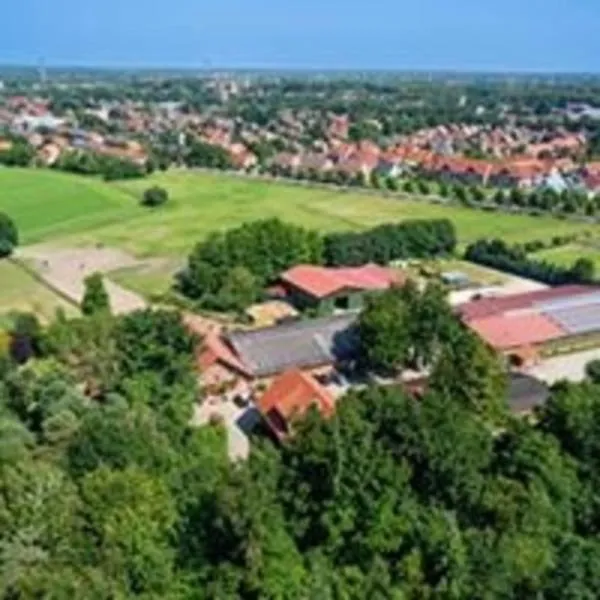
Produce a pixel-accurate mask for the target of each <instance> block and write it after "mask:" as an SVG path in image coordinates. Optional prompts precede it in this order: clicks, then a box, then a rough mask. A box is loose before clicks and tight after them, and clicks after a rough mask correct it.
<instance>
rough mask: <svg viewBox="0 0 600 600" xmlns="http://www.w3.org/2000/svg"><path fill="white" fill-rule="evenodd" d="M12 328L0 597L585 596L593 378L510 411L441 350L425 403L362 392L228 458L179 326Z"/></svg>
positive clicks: (594, 510)
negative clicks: (525, 412)
mask: <svg viewBox="0 0 600 600" xmlns="http://www.w3.org/2000/svg"><path fill="white" fill-rule="evenodd" d="M26 321H27V320H26V319H22V325H21V327H20V329H19V331H18V332H17V334H18V337H19V344H18V346H19V347H20V348H21V350H22V352H20V353H18V355H13V354H12V353H8V354H7V355H6V356H5V357H4V358H3V360H2V362H1V367H0V369H1V370H0V431H1V433H0V597H1V598H3V599H5V600H15V599H18V600H28V599H37V598H56V599H63V598H65V599H66V598H78V599H85V600H87V599H89V600H92V599H93V600H95V599H101V598H140V599H144V600H148V599H158V598H166V599H171V600H176V599H177V600H209V599H210V600H234V599H240V598H242V599H248V600H258V599H272V600H286V599H290V600H295V599H298V600H304V599H313V598H314V599H325V600H329V599H331V600H333V599H340V600H341V599H348V600H354V599H356V600H364V599H365V598H366V599H373V600H374V599H390V600H392V599H393V600H398V599H407V600H422V599H440V600H441V599H444V600H445V599H466V598H469V599H482V600H483V599H485V600H489V599H496V598H497V599H508V598H538V599H547V600H559V599H560V600H582V599H583V600H586V599H588V600H592V599H594V598H596V597H597V590H598V588H599V586H600V543H599V542H598V533H599V527H600V504H599V503H598V499H597V490H598V485H599V484H600V481H599V480H598V478H599V475H598V474H599V473H600V468H599V467H600V464H599V458H598V457H599V456H600V436H599V435H598V431H600V388H599V387H597V386H595V385H593V384H591V383H584V384H581V385H572V384H566V383H565V384H559V385H558V386H557V387H556V388H555V389H554V390H553V391H552V394H551V398H550V400H549V401H548V403H547V405H546V406H545V407H544V408H543V409H542V410H540V411H539V413H538V414H537V415H536V419H535V420H532V421H528V420H521V419H516V418H514V417H511V416H510V414H509V413H508V411H507V410H506V402H505V398H506V396H505V394H506V391H505V385H504V383H503V381H502V378H499V377H498V371H497V367H493V366H492V365H491V363H490V362H489V361H481V360H479V359H477V358H476V354H477V351H476V354H472V353H471V350H472V349H473V348H468V347H467V348H466V347H465V345H464V344H450V345H447V346H446V347H443V348H441V350H440V351H441V358H440V360H439V361H438V363H437V367H436V369H435V373H434V374H433V375H432V383H431V386H430V390H429V392H428V393H426V394H425V396H424V397H423V398H422V399H421V400H420V401H416V400H415V399H414V398H412V397H409V396H407V395H405V393H403V392H402V391H401V390H400V389H399V388H394V387H391V388H380V387H376V386H370V387H368V388H366V389H364V390H362V391H357V392H352V393H350V394H349V395H348V396H347V397H345V398H344V399H343V400H341V401H340V402H339V403H338V406H337V410H336V414H335V416H334V417H332V418H330V419H328V420H323V419H322V418H321V417H319V416H318V415H317V414H316V413H311V414H309V415H308V417H307V418H306V419H305V420H303V421H302V422H299V423H298V424H297V427H296V428H295V431H296V435H295V436H294V437H293V439H291V440H290V441H289V442H288V443H286V444H285V445H284V446H274V445H273V443H272V442H270V441H269V440H267V439H264V438H262V437H260V435H257V437H256V438H255V439H253V440H252V447H253V451H252V454H251V456H250V459H249V460H248V461H247V462H245V463H236V464H230V463H229V462H228V460H227V456H226V452H225V443H224V431H223V430H222V429H221V428H220V426H219V425H218V424H215V425H213V426H206V427H203V428H195V427H192V426H191V425H190V419H191V416H192V412H193V408H194V405H195V402H196V401H197V397H198V391H197V389H196V373H195V371H194V364H193V349H194V346H195V344H197V343H198V342H199V340H195V339H194V338H192V337H191V336H190V335H189V334H188V333H187V332H186V330H185V329H184V328H183V326H182V325H181V320H180V317H179V316H178V315H177V314H176V313H174V312H166V311H150V310H147V311H142V312H137V313H133V314H131V315H128V316H125V317H113V316H111V315H110V314H109V313H107V312H105V311H99V312H93V311H92V314H91V316H88V317H84V318H82V319H78V320H74V321H66V320H65V319H64V318H58V320H57V321H56V322H55V323H54V324H52V325H51V326H50V327H49V328H46V329H43V328H40V327H35V326H33V324H32V323H31V322H30V321H29V322H28V323H27V322H26ZM368 322H369V323H370V324H371V326H372V325H373V323H374V322H375V321H374V320H373V319H369V320H368ZM13 341H14V340H13ZM467 346H468V344H467ZM13 347H14V346H13ZM23 350H26V351H23ZM475 350H476V348H475ZM11 356H12V358H11ZM17 359H18V360H17ZM482 403H483V404H485V405H486V406H487V405H490V406H491V405H493V406H494V407H495V410H494V411H493V412H488V411H482V410H480V409H481V406H482Z"/></svg>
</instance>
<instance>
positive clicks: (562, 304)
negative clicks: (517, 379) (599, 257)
mask: <svg viewBox="0 0 600 600" xmlns="http://www.w3.org/2000/svg"><path fill="white" fill-rule="evenodd" d="M458 312H459V314H460V316H461V318H462V320H463V322H464V323H465V324H466V325H467V326H468V327H469V328H471V329H472V330H473V331H474V332H475V333H477V334H478V335H479V336H480V337H481V338H482V339H483V340H484V341H485V342H486V343H487V344H488V345H489V346H491V347H492V348H494V349H495V350H496V351H498V352H499V353H501V354H503V355H505V356H506V357H507V358H508V359H509V361H510V362H511V363H512V364H513V365H514V366H528V365H529V364H530V363H535V362H538V361H539V360H540V359H541V357H543V356H544V355H546V354H547V353H548V352H550V351H552V352H555V351H561V352H568V351H570V350H572V349H578V348H580V347H582V346H586V347H587V346H593V345H598V346H600V288H599V287H597V286H596V287H594V286H560V287H555V288H549V289H546V290H539V291H536V292H530V293H525V294H516V295H514V296H506V297H502V298H484V299H481V300H474V301H471V302H468V303H466V304H463V305H461V306H459V307H458Z"/></svg>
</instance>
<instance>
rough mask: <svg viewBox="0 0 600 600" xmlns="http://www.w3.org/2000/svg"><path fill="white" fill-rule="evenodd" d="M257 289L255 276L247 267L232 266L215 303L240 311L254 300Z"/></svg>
mask: <svg viewBox="0 0 600 600" xmlns="http://www.w3.org/2000/svg"><path fill="white" fill-rule="evenodd" d="M259 289H260V288H259V286H258V283H257V281H256V277H254V275H252V273H251V272H250V271H249V270H248V269H246V268H245V267H234V268H233V269H231V271H229V273H228V274H227V276H226V278H225V281H224V282H223V287H222V288H221V289H220V290H219V292H218V295H217V298H218V302H217V304H218V306H219V307H220V308H221V309H223V310H233V311H237V312H241V311H243V310H244V309H245V308H248V307H249V306H250V305H251V304H252V303H253V302H255V301H256V298H257V296H258V292H259Z"/></svg>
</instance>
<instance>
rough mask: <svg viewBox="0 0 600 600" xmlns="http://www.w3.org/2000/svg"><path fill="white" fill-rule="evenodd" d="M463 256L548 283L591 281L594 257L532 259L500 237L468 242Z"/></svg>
mask: <svg viewBox="0 0 600 600" xmlns="http://www.w3.org/2000/svg"><path fill="white" fill-rule="evenodd" d="M465 259H466V260H470V261H472V262H475V263H478V264H481V265H485V266H487V267H492V268H495V269H499V270H500V271H506V272H507V273H513V274H515V275H520V276H522V277H527V278H529V279H535V280H536V281H540V282H542V283H546V284H548V285H564V284H569V283H592V282H593V281H594V278H595V266H594V263H593V261H591V260H590V259H586V258H580V259H577V260H576V261H575V262H574V263H573V265H572V266H571V267H560V266H557V265H554V264H552V263H549V262H546V261H543V260H542V261H540V260H533V259H531V258H530V257H529V256H527V254H526V252H525V250H524V249H522V248H521V247H519V246H509V245H508V244H507V243H506V242H504V241H503V240H497V239H496V240H479V241H477V242H474V243H473V244H471V245H469V246H468V247H467V249H466V251H465Z"/></svg>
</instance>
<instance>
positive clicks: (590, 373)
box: [585, 359, 600, 383]
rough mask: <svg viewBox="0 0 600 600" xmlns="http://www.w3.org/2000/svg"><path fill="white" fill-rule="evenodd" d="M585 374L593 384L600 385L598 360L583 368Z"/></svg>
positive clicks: (599, 363)
mask: <svg viewBox="0 0 600 600" xmlns="http://www.w3.org/2000/svg"><path fill="white" fill-rule="evenodd" d="M585 374H586V375H587V377H588V378H589V379H590V380H591V381H592V382H593V383H600V360H598V359H596V360H592V361H590V362H589V363H588V364H587V365H586V366H585Z"/></svg>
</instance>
